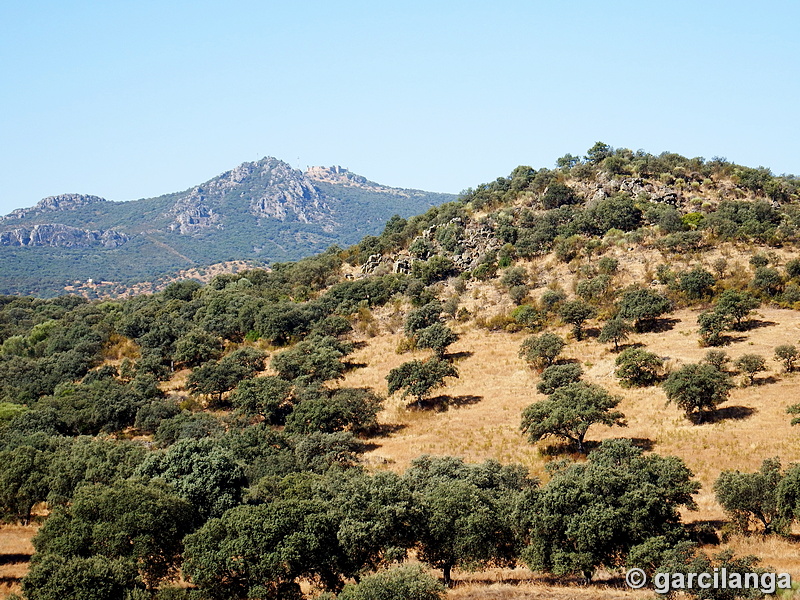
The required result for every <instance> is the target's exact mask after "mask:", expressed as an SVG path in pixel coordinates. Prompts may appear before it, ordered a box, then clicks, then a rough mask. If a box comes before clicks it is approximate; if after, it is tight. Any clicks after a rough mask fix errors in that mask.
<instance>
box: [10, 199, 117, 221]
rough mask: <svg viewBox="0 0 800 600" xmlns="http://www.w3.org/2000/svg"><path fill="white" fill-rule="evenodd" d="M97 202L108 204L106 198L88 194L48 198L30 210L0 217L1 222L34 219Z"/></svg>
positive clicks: (23, 209)
mask: <svg viewBox="0 0 800 600" xmlns="http://www.w3.org/2000/svg"><path fill="white" fill-rule="evenodd" d="M96 202H107V200H106V199H105V198H100V197H99V196H87V195H86V194H60V195H58V196H48V197H47V198H43V199H41V200H39V202H37V203H36V205H34V206H32V207H30V208H18V209H17V210H15V211H12V212H11V213H9V214H8V215H6V216H4V217H0V221H13V220H19V219H22V218H24V217H33V216H36V215H41V214H44V213H48V212H54V211H62V210H75V209H76V208H80V207H82V206H86V205H87V204H95V203H96Z"/></svg>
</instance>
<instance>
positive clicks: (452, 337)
mask: <svg viewBox="0 0 800 600" xmlns="http://www.w3.org/2000/svg"><path fill="white" fill-rule="evenodd" d="M457 341H458V336H457V335H456V334H455V333H453V331H452V330H451V329H450V328H449V327H447V326H446V325H443V324H442V323H434V324H433V325H429V326H428V327H425V328H424V329H419V330H417V332H416V342H417V348H430V349H432V350H433V352H434V354H435V355H436V356H437V357H438V358H442V357H443V356H444V355H445V352H447V347H448V346H450V345H451V344H454V343H455V342H457Z"/></svg>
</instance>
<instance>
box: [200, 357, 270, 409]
mask: <svg viewBox="0 0 800 600" xmlns="http://www.w3.org/2000/svg"><path fill="white" fill-rule="evenodd" d="M265 358H266V355H265V354H264V353H263V352H262V351H261V350H257V349H255V348H250V347H249V346H245V347H243V348H239V349H237V350H234V351H233V352H231V353H230V354H228V355H227V356H224V357H222V358H221V359H220V360H219V361H216V362H215V361H209V362H207V363H204V364H203V365H201V366H200V367H198V368H197V369H194V370H193V371H192V372H191V373H190V375H189V379H188V380H187V387H188V388H189V390H190V391H191V392H193V393H196V394H207V395H209V396H212V395H216V399H217V402H222V395H223V394H224V393H225V392H228V391H230V390H232V389H233V388H235V387H236V386H237V385H238V384H239V382H240V381H242V380H243V379H251V378H253V377H255V376H256V374H257V373H258V372H259V371H263V370H264V366H265V364H264V361H265Z"/></svg>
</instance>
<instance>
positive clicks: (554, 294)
mask: <svg viewBox="0 0 800 600" xmlns="http://www.w3.org/2000/svg"><path fill="white" fill-rule="evenodd" d="M566 299H567V295H566V294H565V293H564V292H563V291H561V290H545V291H544V293H543V294H542V297H541V303H542V308H543V309H544V310H555V309H556V307H557V306H558V305H559V304H561V303H562V302H564V300H566Z"/></svg>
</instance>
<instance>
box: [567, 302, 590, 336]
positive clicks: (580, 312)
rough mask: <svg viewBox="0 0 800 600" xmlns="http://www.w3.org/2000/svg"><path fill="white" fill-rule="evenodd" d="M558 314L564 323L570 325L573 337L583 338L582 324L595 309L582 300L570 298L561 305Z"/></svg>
mask: <svg viewBox="0 0 800 600" xmlns="http://www.w3.org/2000/svg"><path fill="white" fill-rule="evenodd" d="M558 314H559V316H560V317H561V319H562V320H563V321H564V322H565V323H569V324H570V325H572V334H573V335H574V336H575V339H578V340H580V339H582V338H583V324H584V323H585V322H586V321H587V320H588V319H591V318H592V317H593V316H594V315H595V314H596V311H595V310H594V309H593V308H592V307H591V306H589V305H588V304H586V303H585V302H584V301H583V300H572V301H570V302H565V303H564V304H562V305H561V308H560V309H559V311H558Z"/></svg>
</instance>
